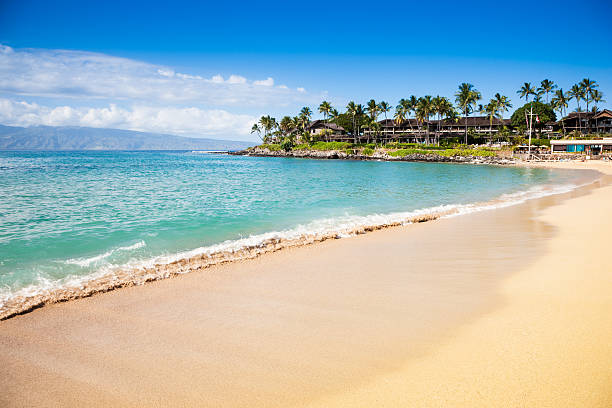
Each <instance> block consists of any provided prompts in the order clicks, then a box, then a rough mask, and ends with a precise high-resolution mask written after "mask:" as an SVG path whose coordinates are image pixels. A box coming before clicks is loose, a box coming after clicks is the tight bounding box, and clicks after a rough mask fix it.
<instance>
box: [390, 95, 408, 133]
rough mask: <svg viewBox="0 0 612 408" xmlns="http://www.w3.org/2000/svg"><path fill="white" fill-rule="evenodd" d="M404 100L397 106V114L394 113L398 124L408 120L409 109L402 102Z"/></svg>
mask: <svg viewBox="0 0 612 408" xmlns="http://www.w3.org/2000/svg"><path fill="white" fill-rule="evenodd" d="M403 100H404V99H402V100H400V103H399V104H398V105H397V106H396V107H395V114H394V115H393V119H395V123H396V124H397V125H401V124H402V123H404V121H405V120H406V115H407V111H406V108H405V107H404V105H402V104H401V101H403ZM393 135H394V136H395V127H394V128H393Z"/></svg>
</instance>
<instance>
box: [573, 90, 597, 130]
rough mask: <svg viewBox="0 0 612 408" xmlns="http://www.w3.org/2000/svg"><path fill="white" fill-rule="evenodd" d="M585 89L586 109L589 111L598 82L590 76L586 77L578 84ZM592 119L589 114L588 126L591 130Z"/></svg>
mask: <svg viewBox="0 0 612 408" xmlns="http://www.w3.org/2000/svg"><path fill="white" fill-rule="evenodd" d="M578 85H579V86H580V87H581V88H582V91H583V96H582V97H583V99H584V101H585V102H586V110H587V112H588V111H589V102H590V101H591V100H592V99H593V91H594V90H596V89H597V88H598V87H599V85H598V84H597V82H595V81H592V80H591V79H589V78H584V79H583V80H582V81H580V84H578ZM589 122H590V119H589V117H588V116H587V127H588V130H589V131H590V129H591V126H590V123H589Z"/></svg>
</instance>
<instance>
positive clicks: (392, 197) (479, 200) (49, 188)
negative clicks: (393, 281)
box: [0, 151, 576, 310]
mask: <svg viewBox="0 0 612 408" xmlns="http://www.w3.org/2000/svg"><path fill="white" fill-rule="evenodd" d="M575 177H576V176H575V172H572V171H561V170H549V169H540V168H537V169H536V168H520V167H499V166H487V165H463V164H445V163H408V162H377V161H345V160H311V159H294V158H260V157H258V158H256V157H244V156H229V155H217V154H196V153H191V152H157V151H156V152H115V151H113V152H104V151H100V152H92V151H87V152H0V191H1V194H0V310H1V309H2V308H3V307H4V306H6V305H8V304H9V303H12V306H11V307H13V308H14V307H15V303H16V302H17V303H18V302H21V301H24V300H27V299H28V298H33V297H36V296H43V295H44V296H51V295H50V294H53V292H54V291H57V290H61V289H65V288H71V290H72V293H73V294H74V292H75V291H76V292H78V291H79V290H81V289H82V288H83V287H84V286H86V285H87V283H88V282H90V281H93V280H96V279H100V277H105V278H107V281H108V277H111V280H112V279H115V282H114V283H113V284H114V285H120V283H121V282H119V283H118V282H116V281H117V280H125V279H130V275H131V274H132V273H133V272H134V273H136V271H138V270H139V269H142V268H151V267H152V266H153V265H160V264H168V263H173V262H177V261H179V260H181V259H186V258H193V257H198V256H202V255H206V256H212V255H219V254H223V253H231V254H237V253H239V252H240V250H241V249H244V248H257V247H261V246H263V245H265V244H266V243H270V242H271V240H272V241H274V242H280V241H283V240H289V241H291V240H293V241H294V242H295V241H296V240H300V239H302V238H303V237H307V236H311V237H312V236H327V237H329V236H333V237H336V238H341V237H350V236H351V235H352V234H354V233H355V231H357V230H359V228H361V227H364V226H380V225H387V224H392V223H409V222H411V221H412V220H413V219H414V218H415V217H417V216H424V215H429V214H437V215H442V216H459V215H461V214H464V213H468V212H473V211H481V210H486V209H489V208H495V207H499V206H506V205H512V204H515V203H519V202H523V201H525V200H527V199H530V198H536V197H540V196H543V195H548V194H555V193H560V192H564V191H568V190H569V189H572V188H574V187H575V186H576V180H575ZM330 234H331V235H330ZM118 271H121V274H117V272H118ZM181 273H182V272H181ZM44 296H43V297H44Z"/></svg>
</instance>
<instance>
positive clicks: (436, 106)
mask: <svg viewBox="0 0 612 408" xmlns="http://www.w3.org/2000/svg"><path fill="white" fill-rule="evenodd" d="M443 100H444V98H443V97H441V96H440V95H436V96H435V97H434V98H433V99H432V100H431V108H432V111H433V113H434V114H435V115H436V117H437V120H438V123H437V124H436V133H435V135H434V138H436V139H437V137H438V132H439V131H440V120H441V117H442V111H443V105H444V102H443ZM434 142H435V141H434Z"/></svg>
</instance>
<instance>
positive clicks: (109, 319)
mask: <svg viewBox="0 0 612 408" xmlns="http://www.w3.org/2000/svg"><path fill="white" fill-rule="evenodd" d="M557 165H558V166H565V167H567V166H578V167H580V168H583V167H589V168H596V169H599V170H600V171H602V172H606V173H607V174H612V168H611V166H609V165H608V164H605V163H587V164H584V163H578V164H574V163H569V164H568V163H560V164H557ZM601 184H607V183H603V182H602V183H601ZM610 210H612V187H611V186H609V185H604V186H602V187H601V188H587V189H582V190H580V191H576V192H572V193H569V194H566V195H564V196H554V197H547V198H544V199H539V200H532V201H529V202H527V203H525V204H522V205H518V206H514V207H509V208H503V209H498V210H493V211H486V212H482V213H476V214H470V215H465V216H460V217H456V218H451V219H442V220H438V221H435V222H429V223H424V224H415V225H409V226H406V227H397V228H392V229H388V230H381V231H375V232H372V233H369V234H367V235H361V236H357V237H354V238H350V239H342V240H335V241H325V242H323V243H320V244H316V245H312V246H307V247H302V248H293V249H288V250H283V251H280V252H276V253H272V254H267V255H264V256H262V257H260V258H258V259H255V260H250V261H245V262H239V263H234V264H227V265H221V266H216V267H212V268H209V269H206V270H204V271H201V272H194V273H191V274H188V275H184V276H180V277H178V278H174V279H169V280H164V281H158V282H154V283H151V284H148V285H145V286H143V287H134V288H127V289H122V290H118V291H114V292H110V293H107V294H103V295H99V296H94V297H91V298H85V299H79V300H76V301H72V302H67V303H62V304H55V305H50V306H46V307H44V308H42V309H40V310H35V311H34V312H32V313H29V314H25V315H22V316H17V317H15V318H12V319H9V320H6V321H3V322H0V390H1V391H2V392H1V393H0V405H2V406H84V405H87V406H109V405H112V406H169V405H170V406H214V407H221V406H224V407H228V406H231V407H243V406H244V407H247V406H248V407H257V406H261V407H275V406H278V407H281V406H282V407H286V406H308V407H316V406H321V407H334V406H338V407H347V406H350V407H361V406H363V407H366V406H367V407H372V406H389V407H397V406H419V407H429V406H431V407H446V406H448V407H457V406H469V407H478V406H488V407H491V406H499V407H505V406H508V407H521V406H538V407H565V406H567V407H576V406H580V407H610V406H612V391H611V390H612V346H611V345H610V339H612V296H610V292H611V289H612V267H611V266H610V259H611V258H610V256H609V254H608V253H607V252H606V251H609V248H610V243H611V242H612V240H611V239H610V234H612V220H611V219H610ZM534 217H535V218H534ZM606 217H607V218H606Z"/></svg>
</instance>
